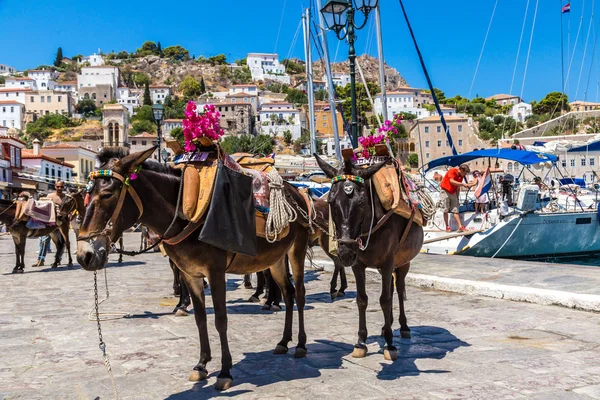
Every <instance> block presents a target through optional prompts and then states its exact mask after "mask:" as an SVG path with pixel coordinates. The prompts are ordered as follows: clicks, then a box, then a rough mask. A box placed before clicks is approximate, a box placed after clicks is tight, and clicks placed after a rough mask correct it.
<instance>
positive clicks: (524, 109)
mask: <svg viewBox="0 0 600 400" xmlns="http://www.w3.org/2000/svg"><path fill="white" fill-rule="evenodd" d="M532 114H533V108H532V107H531V104H529V103H523V102H521V103H518V104H515V105H514V106H513V107H512V108H511V109H510V112H509V113H508V115H510V116H511V117H513V118H514V119H515V120H516V121H518V122H525V119H526V118H527V117H529V116H530V115H532Z"/></svg>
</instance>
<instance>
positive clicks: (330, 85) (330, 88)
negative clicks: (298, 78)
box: [316, 0, 342, 162]
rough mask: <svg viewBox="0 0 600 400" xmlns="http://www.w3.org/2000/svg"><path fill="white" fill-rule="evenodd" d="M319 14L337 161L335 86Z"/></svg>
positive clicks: (320, 19) (338, 136)
mask: <svg viewBox="0 0 600 400" xmlns="http://www.w3.org/2000/svg"><path fill="white" fill-rule="evenodd" d="M316 1H317V10H320V9H321V0H316ZM317 14H319V29H320V30H321V31H320V32H319V35H320V36H321V42H322V44H323V56H324V57H325V74H326V76H327V91H328V92H329V96H328V97H329V109H330V110H331V121H332V126H333V139H334V145H335V158H337V159H338V161H340V162H341V161H342V149H341V148H340V133H339V130H338V129H339V127H338V121H337V113H336V109H337V107H336V104H335V87H334V86H333V79H332V75H331V64H330V63H329V46H328V45H327V33H326V31H325V30H324V29H323V27H324V26H325V21H324V20H323V13H320V12H319V13H317Z"/></svg>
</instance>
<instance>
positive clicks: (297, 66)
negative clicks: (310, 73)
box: [281, 59, 306, 74]
mask: <svg viewBox="0 0 600 400" xmlns="http://www.w3.org/2000/svg"><path fill="white" fill-rule="evenodd" d="M281 63H282V64H283V65H285V69H286V72H287V73H289V74H303V73H304V72H306V67H305V66H304V64H302V63H300V62H296V61H294V60H288V59H285V60H283V61H282V62H281Z"/></svg>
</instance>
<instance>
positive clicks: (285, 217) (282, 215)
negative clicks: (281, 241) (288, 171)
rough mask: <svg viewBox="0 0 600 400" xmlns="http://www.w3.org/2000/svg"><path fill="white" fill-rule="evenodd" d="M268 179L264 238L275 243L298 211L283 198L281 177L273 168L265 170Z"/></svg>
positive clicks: (294, 219)
mask: <svg viewBox="0 0 600 400" xmlns="http://www.w3.org/2000/svg"><path fill="white" fill-rule="evenodd" d="M267 178H268V179H269V189H270V193H269V203H270V204H269V208H270V210H269V215H268V217H267V226H266V229H265V238H266V239H267V241H268V242H269V243H275V242H276V241H277V239H278V238H279V235H280V234H281V232H283V230H284V229H285V228H286V227H287V226H288V225H289V224H290V223H292V222H294V221H296V219H297V218H298V213H297V212H296V210H295V209H294V207H292V206H291V204H290V203H289V202H288V201H287V199H286V198H285V193H284V186H283V178H282V177H281V176H280V175H279V174H278V173H277V171H276V170H275V169H272V170H271V171H269V172H267Z"/></svg>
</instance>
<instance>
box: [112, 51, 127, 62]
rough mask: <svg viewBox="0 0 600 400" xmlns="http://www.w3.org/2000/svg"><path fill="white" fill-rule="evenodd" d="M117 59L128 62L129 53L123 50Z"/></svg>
mask: <svg viewBox="0 0 600 400" xmlns="http://www.w3.org/2000/svg"><path fill="white" fill-rule="evenodd" d="M115 58H116V59H119V60H126V59H128V58H129V53H128V52H126V51H125V50H121V51H120V52H118V53H117V55H116V56H115Z"/></svg>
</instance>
